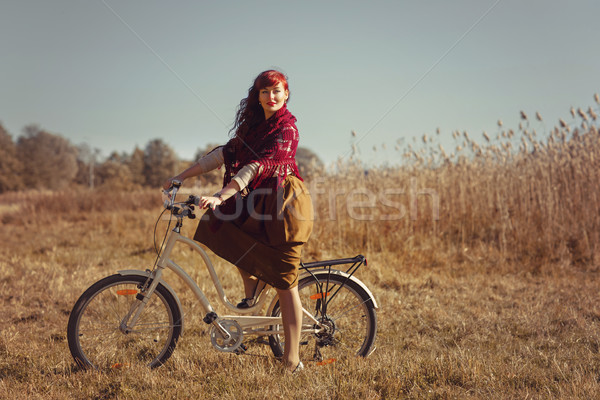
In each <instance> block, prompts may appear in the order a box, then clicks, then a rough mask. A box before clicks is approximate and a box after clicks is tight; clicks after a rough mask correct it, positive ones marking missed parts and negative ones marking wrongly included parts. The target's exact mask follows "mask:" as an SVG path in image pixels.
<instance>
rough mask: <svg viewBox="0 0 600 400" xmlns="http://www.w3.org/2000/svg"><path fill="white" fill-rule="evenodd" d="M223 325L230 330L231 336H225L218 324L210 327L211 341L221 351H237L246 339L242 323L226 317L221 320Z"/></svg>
mask: <svg viewBox="0 0 600 400" xmlns="http://www.w3.org/2000/svg"><path fill="white" fill-rule="evenodd" d="M219 323H220V324H221V326H222V327H223V328H224V329H225V330H226V331H227V332H229V335H230V337H229V338H223V336H222V335H221V333H220V332H219V330H218V329H217V327H216V326H214V325H213V326H212V327H211V329H210V342H211V343H212V345H213V347H214V348H215V349H217V350H219V351H223V352H226V353H232V352H235V351H236V350H237V349H239V348H240V346H241V345H242V341H243V340H244V332H243V330H242V327H241V326H240V324H238V323H237V322H236V321H233V320H230V319H224V320H221V321H219Z"/></svg>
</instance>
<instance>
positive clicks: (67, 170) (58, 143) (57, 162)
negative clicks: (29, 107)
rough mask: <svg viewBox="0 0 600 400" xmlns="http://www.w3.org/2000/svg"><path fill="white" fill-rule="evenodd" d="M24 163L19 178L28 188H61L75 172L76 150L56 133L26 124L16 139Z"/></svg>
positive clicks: (18, 151) (68, 182)
mask: <svg viewBox="0 0 600 400" xmlns="http://www.w3.org/2000/svg"><path fill="white" fill-rule="evenodd" d="M17 154H18V156H19V158H20V159H21V161H22V163H23V172H22V180H23V183H24V184H25V185H26V186H27V187H31V188H46V189H60V188H63V187H65V186H67V185H68V184H70V183H71V181H72V180H73V178H75V176H76V175H77V169H78V168H77V149H76V148H75V147H73V146H72V145H71V143H70V142H69V141H68V140H67V139H65V138H63V137H62V136H59V135H54V134H52V133H48V132H46V131H43V130H41V129H40V128H39V127H37V126H35V125H29V126H26V127H25V129H24V135H23V136H21V137H19V140H18V142H17Z"/></svg>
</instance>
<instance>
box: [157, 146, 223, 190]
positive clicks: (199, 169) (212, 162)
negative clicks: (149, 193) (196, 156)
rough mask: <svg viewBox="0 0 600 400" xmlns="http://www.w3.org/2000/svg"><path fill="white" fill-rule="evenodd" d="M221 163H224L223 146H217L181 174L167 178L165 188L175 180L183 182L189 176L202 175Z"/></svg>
mask: <svg viewBox="0 0 600 400" xmlns="http://www.w3.org/2000/svg"><path fill="white" fill-rule="evenodd" d="M221 165H223V147H222V146H221V147H217V148H216V149H215V150H213V151H211V152H210V153H208V154H207V155H205V156H204V157H202V158H201V159H200V160H198V162H197V163H195V164H194V165H192V166H191V167H189V168H187V169H186V170H185V171H183V172H182V173H180V174H179V175H176V176H174V177H172V178H169V179H167V180H166V181H165V182H164V183H163V188H164V189H165V190H166V189H168V188H170V187H171V183H172V182H173V181H174V180H177V181H181V182H183V181H185V180H186V179H188V178H192V177H194V176H198V175H202V174H205V173H207V172H210V171H212V170H214V169H216V168H219V167H220V166H221Z"/></svg>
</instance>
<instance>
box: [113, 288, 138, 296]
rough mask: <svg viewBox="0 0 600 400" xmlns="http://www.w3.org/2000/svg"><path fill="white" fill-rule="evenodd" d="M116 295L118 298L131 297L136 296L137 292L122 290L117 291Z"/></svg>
mask: <svg viewBox="0 0 600 400" xmlns="http://www.w3.org/2000/svg"><path fill="white" fill-rule="evenodd" d="M117 294H118V295H119V296H131V295H135V294H137V290H135V289H122V290H117Z"/></svg>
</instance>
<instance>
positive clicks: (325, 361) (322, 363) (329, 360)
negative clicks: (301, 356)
mask: <svg viewBox="0 0 600 400" xmlns="http://www.w3.org/2000/svg"><path fill="white" fill-rule="evenodd" d="M333 362H335V358H330V359H328V360H323V361H319V362H318V363H317V365H327V364H331V363H333Z"/></svg>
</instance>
